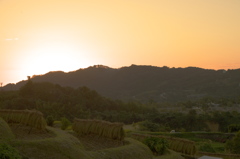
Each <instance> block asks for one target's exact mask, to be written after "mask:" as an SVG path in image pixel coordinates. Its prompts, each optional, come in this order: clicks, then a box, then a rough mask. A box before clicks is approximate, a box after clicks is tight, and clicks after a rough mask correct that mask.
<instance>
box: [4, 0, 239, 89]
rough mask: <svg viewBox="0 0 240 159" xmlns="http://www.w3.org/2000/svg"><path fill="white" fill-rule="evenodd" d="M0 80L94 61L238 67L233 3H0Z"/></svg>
mask: <svg viewBox="0 0 240 159" xmlns="http://www.w3.org/2000/svg"><path fill="white" fill-rule="evenodd" d="M0 53H1V54H0V55H1V57H0V82H3V85H5V84H7V83H16V82H18V81H21V80H26V79H27V76H32V75H34V74H35V75H38V74H44V73H47V72H49V71H57V70H62V71H65V72H68V71H73V70H77V69H79V68H86V67H88V66H92V65H97V64H102V65H106V66H109V67H113V68H119V67H122V66H130V65H131V64H136V65H153V66H160V67H162V66H168V67H188V66H195V67H201V68H207V69H236V68H240V0H0Z"/></svg>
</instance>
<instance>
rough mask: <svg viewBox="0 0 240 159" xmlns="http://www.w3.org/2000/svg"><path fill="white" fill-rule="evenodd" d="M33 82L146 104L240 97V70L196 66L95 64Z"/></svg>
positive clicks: (12, 87) (16, 86)
mask: <svg viewBox="0 0 240 159" xmlns="http://www.w3.org/2000/svg"><path fill="white" fill-rule="evenodd" d="M31 79H32V81H33V82H51V83H54V84H59V85H60V86H64V87H65V86H68V87H72V88H79V87H83V86H86V87H88V88H90V89H93V90H96V91H97V92H99V93H100V94H101V95H103V96H105V97H109V98H111V99H120V100H123V101H129V100H138V101H141V102H144V103H147V102H148V101H149V100H152V101H155V102H158V103H159V102H178V101H186V100H196V99H201V98H203V97H208V96H211V97H216V98H218V97H237V96H238V95H239V94H240V69H236V70H207V69H201V68H196V67H188V68H169V67H166V66H165V67H154V66H138V65H131V66H129V67H122V68H118V69H114V68H109V67H107V66H102V65H95V66H91V67H88V68H86V69H79V70H77V71H73V72H68V73H65V72H61V71H57V72H49V73H47V74H45V75H35V76H33V77H31ZM26 82H27V80H24V81H20V82H18V83H17V84H8V85H6V86H5V87H3V89H4V90H18V89H19V88H20V87H22V86H23V85H24V84H26Z"/></svg>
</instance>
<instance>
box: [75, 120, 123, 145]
mask: <svg viewBox="0 0 240 159" xmlns="http://www.w3.org/2000/svg"><path fill="white" fill-rule="evenodd" d="M72 128H73V130H74V131H75V132H77V133H78V134H80V135H89V134H94V135H99V136H101V137H107V138H110V139H114V140H123V139H124V136H125V134H124V130H123V124H122V123H111V122H107V121H100V120H86V119H74V124H73V127H72Z"/></svg>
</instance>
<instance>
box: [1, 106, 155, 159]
mask: <svg viewBox="0 0 240 159" xmlns="http://www.w3.org/2000/svg"><path fill="white" fill-rule="evenodd" d="M0 117H1V118H0V141H1V142H7V143H8V144H10V145H12V146H13V147H15V148H16V149H17V150H18V151H19V152H20V154H21V155H22V156H24V158H26V159H27V158H29V159H31V158H33V159H38V158H45V159H50V158H51V159H136V158H138V159H152V158H153V155H152V152H151V151H150V150H149V149H148V147H146V146H145V145H144V144H142V143H140V142H138V141H136V140H134V139H131V138H123V137H121V135H120V136H117V137H120V138H118V139H111V138H110V137H108V136H106V135H105V136H104V135H93V134H91V135H81V134H80V133H79V132H74V131H72V130H71V131H63V130H61V129H59V128H56V127H48V126H45V129H43V128H42V127H41V126H40V125H45V121H44V120H42V115H41V113H39V112H36V111H28V112H26V111H6V110H4V111H0ZM3 119H4V120H3ZM26 121H28V122H32V123H28V122H26ZM33 123H35V124H36V125H38V126H34V124H33ZM100 124H103V125H104V124H105V125H106V124H107V127H108V130H110V129H111V128H109V127H111V125H108V124H109V123H100ZM114 126H115V127H114V128H113V130H115V132H117V131H116V127H119V126H118V125H117V126H116V125H114ZM76 127H77V126H75V129H76ZM99 128H100V127H99ZM120 130H122V129H120ZM78 131H81V130H80V129H79V128H78ZM101 132H102V133H104V134H106V132H105V130H103V129H102V131H101ZM108 132H110V131H108ZM115 134H117V133H115ZM120 134H121V133H120Z"/></svg>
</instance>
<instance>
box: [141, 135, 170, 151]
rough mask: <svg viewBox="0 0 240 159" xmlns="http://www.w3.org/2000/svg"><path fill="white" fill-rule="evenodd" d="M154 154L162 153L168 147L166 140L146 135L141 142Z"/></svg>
mask: <svg viewBox="0 0 240 159" xmlns="http://www.w3.org/2000/svg"><path fill="white" fill-rule="evenodd" d="M143 143H144V144H146V145H147V146H148V147H149V148H150V150H151V151H152V152H153V153H154V154H155V155H162V154H164V153H165V152H166V150H167V148H168V142H167V141H166V140H165V139H161V138H157V137H148V138H146V139H145V140H144V142H143Z"/></svg>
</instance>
